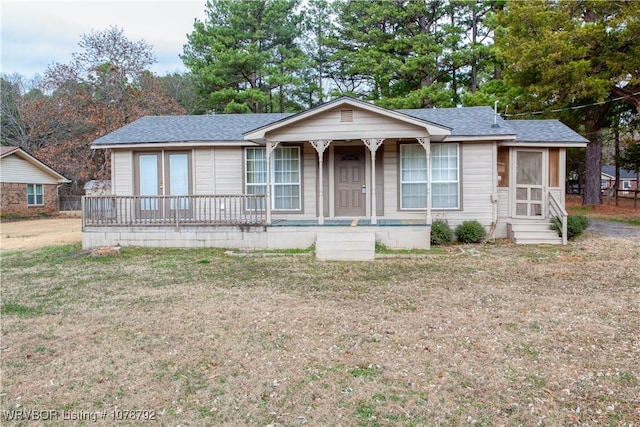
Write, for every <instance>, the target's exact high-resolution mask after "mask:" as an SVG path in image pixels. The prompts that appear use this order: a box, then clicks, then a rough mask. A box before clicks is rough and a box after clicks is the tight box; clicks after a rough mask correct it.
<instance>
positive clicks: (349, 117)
mask: <svg viewBox="0 0 640 427" xmlns="http://www.w3.org/2000/svg"><path fill="white" fill-rule="evenodd" d="M352 121H353V110H340V122H341V123H348V122H352Z"/></svg>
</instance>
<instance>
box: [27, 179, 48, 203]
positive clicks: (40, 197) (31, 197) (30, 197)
mask: <svg viewBox="0 0 640 427" xmlns="http://www.w3.org/2000/svg"><path fill="white" fill-rule="evenodd" d="M42 205H44V192H43V191H42V184H27V206H42Z"/></svg>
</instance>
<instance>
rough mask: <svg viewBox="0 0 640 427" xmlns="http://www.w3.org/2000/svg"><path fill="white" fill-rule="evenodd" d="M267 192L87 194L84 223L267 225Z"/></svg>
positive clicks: (106, 224) (113, 224)
mask: <svg viewBox="0 0 640 427" xmlns="http://www.w3.org/2000/svg"><path fill="white" fill-rule="evenodd" d="M265 206H266V203H265V195H264V194H251V195H249V194H242V195H206V196H84V197H83V198H82V226H83V227H85V226H120V225H125V226H126V225H176V226H179V225H230V226H233V225H265V224H266V215H265Z"/></svg>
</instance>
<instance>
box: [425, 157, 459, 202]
mask: <svg viewBox="0 0 640 427" xmlns="http://www.w3.org/2000/svg"><path fill="white" fill-rule="evenodd" d="M459 172H460V168H459V156H458V144H431V194H432V196H431V204H432V205H431V206H432V207H433V209H458V208H459V207H460V198H459V195H460V185H459V183H460V178H459V176H460V174H459Z"/></svg>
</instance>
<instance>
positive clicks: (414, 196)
mask: <svg viewBox="0 0 640 427" xmlns="http://www.w3.org/2000/svg"><path fill="white" fill-rule="evenodd" d="M459 164H460V162H459V146H458V144H431V206H432V208H433V209H458V208H459V207H460V167H459ZM426 207H427V160H426V152H425V150H424V148H423V147H422V146H420V145H418V144H403V145H401V146H400V208H401V209H425V208H426Z"/></svg>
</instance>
